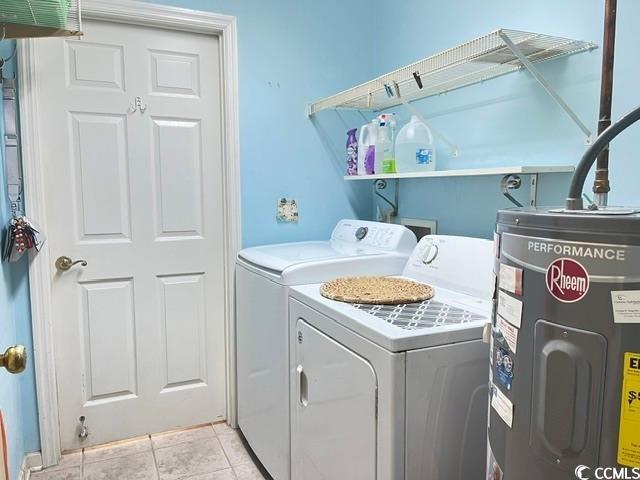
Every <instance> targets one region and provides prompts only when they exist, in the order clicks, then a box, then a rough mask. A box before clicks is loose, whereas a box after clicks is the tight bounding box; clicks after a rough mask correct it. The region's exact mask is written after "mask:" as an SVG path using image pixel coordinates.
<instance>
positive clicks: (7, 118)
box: [0, 76, 45, 262]
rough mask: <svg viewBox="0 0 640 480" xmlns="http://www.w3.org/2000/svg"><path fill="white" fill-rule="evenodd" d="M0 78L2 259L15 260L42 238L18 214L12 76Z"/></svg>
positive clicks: (18, 176) (19, 183)
mask: <svg viewBox="0 0 640 480" xmlns="http://www.w3.org/2000/svg"><path fill="white" fill-rule="evenodd" d="M0 79H1V80H2V99H3V107H4V148H5V150H4V159H5V174H6V177H7V195H8V196H9V201H10V203H11V220H9V223H8V224H7V227H6V232H5V239H4V245H3V251H2V260H3V261H5V262H17V261H18V260H19V259H20V257H22V255H23V254H24V252H26V251H27V250H29V249H31V248H35V249H36V250H37V251H40V249H41V248H42V245H43V244H44V241H45V238H44V235H42V233H41V232H40V229H39V228H38V227H37V226H36V225H35V224H34V223H33V222H32V221H31V220H29V219H28V218H27V217H25V216H24V214H23V213H22V212H23V210H22V165H21V163H20V151H19V137H18V129H17V124H16V87H15V79H11V78H2V77H1V76H0Z"/></svg>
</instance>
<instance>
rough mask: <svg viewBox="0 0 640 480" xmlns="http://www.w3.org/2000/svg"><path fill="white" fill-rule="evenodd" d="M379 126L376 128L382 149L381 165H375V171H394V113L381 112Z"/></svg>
mask: <svg viewBox="0 0 640 480" xmlns="http://www.w3.org/2000/svg"><path fill="white" fill-rule="evenodd" d="M378 120H379V122H380V124H379V125H380V127H379V130H378V145H379V148H380V149H381V150H382V155H380V157H381V158H380V161H381V163H382V164H381V165H379V166H376V172H381V173H396V155H395V148H394V145H395V139H394V137H395V129H396V114H395V113H383V114H381V115H380V116H379V117H378Z"/></svg>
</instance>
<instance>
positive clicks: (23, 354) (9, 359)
mask: <svg viewBox="0 0 640 480" xmlns="http://www.w3.org/2000/svg"><path fill="white" fill-rule="evenodd" d="M0 367H4V368H6V369H7V371H8V372H9V373H22V372H24V369H25V368H27V349H26V348H24V347H23V346H22V345H14V346H13V347H9V348H7V351H6V352H4V353H1V354H0Z"/></svg>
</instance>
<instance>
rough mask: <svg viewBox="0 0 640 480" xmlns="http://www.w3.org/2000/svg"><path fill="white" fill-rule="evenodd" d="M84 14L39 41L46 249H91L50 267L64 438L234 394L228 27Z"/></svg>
mask: <svg viewBox="0 0 640 480" xmlns="http://www.w3.org/2000/svg"><path fill="white" fill-rule="evenodd" d="M84 26H85V27H86V28H84V30H85V36H84V38H83V39H82V40H77V39H65V40H61V39H43V40H42V42H38V45H37V48H38V56H39V58H40V59H41V60H42V62H41V66H40V67H39V68H41V69H42V77H43V78H46V79H47V81H46V82H42V83H41V84H40V86H39V88H40V92H39V94H40V97H41V98H42V99H44V100H46V101H43V102H41V105H40V114H41V116H40V125H39V127H40V129H39V131H40V136H41V138H40V140H41V144H42V146H43V148H42V152H43V161H44V165H45V170H46V172H45V173H46V175H45V178H46V198H47V217H48V227H49V231H48V232H47V233H48V237H49V248H50V249H51V254H52V258H53V259H54V260H55V259H56V258H57V257H59V256H61V255H67V256H69V257H71V258H73V259H85V260H86V261H87V262H88V264H87V266H86V267H84V268H83V267H81V266H75V267H74V268H72V269H71V270H69V271H68V272H55V271H54V275H53V277H52V294H53V298H52V303H53V311H54V316H53V327H54V335H55V353H56V369H57V372H58V375H59V378H58V389H59V392H58V394H59V399H60V423H61V437H62V445H63V448H65V449H72V448H78V447H80V446H87V445H92V444H97V443H104V442H107V441H113V440H118V439H123V438H127V437H132V436H136V435H141V434H146V433H151V432H157V431H162V430H167V429H171V428H176V427H181V426H189V425H195V424H200V423H205V422H209V421H212V420H218V419H222V418H224V417H225V396H226V393H225V388H226V387H225V368H224V367H225V346H224V318H225V309H224V291H225V285H224V284H225V280H224V268H223V266H224V264H223V249H224V237H223V232H222V231H221V225H223V211H222V208H223V205H224V202H223V186H222V177H221V172H222V170H223V165H222V154H221V121H220V119H221V108H220V106H221V102H220V91H221V88H220V86H221V84H220V78H221V75H220V55H219V41H218V39H217V38H216V37H210V36H205V35H199V34H188V33H184V32H179V31H173V30H160V29H154V28H148V27H141V26H133V25H120V24H116V23H110V22H97V21H87V22H86V23H85V25H84ZM176 45H179V46H180V52H176V51H175V48H176V47H175V46H176ZM203 79H206V81H203ZM136 97H141V108H132V105H133V106H135V98H136ZM54 270H55V269H54ZM81 415H83V416H85V417H86V422H87V425H88V427H89V433H90V435H89V438H88V439H86V440H84V441H81V440H80V439H78V437H77V426H78V418H79V417H80V416H81ZM114 419H117V421H114Z"/></svg>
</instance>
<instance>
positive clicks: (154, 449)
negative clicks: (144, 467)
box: [149, 434, 160, 480]
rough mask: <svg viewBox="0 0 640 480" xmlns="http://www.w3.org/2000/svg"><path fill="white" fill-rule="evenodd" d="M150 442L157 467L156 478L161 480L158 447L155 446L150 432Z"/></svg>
mask: <svg viewBox="0 0 640 480" xmlns="http://www.w3.org/2000/svg"><path fill="white" fill-rule="evenodd" d="M149 443H150V444H151V455H152V456H153V466H154V467H155V469H156V478H157V479H158V480H160V468H159V467H158V458H157V457H156V448H155V447H154V446H153V439H152V438H151V434H149Z"/></svg>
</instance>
